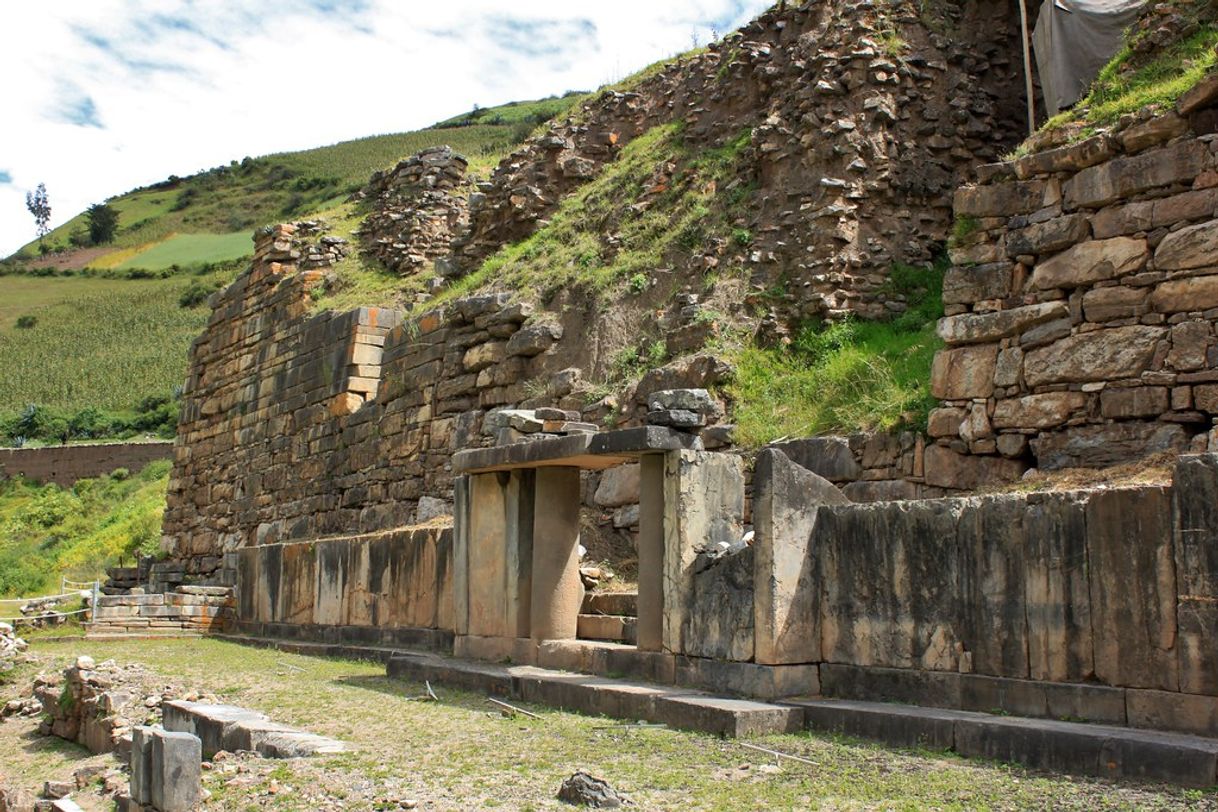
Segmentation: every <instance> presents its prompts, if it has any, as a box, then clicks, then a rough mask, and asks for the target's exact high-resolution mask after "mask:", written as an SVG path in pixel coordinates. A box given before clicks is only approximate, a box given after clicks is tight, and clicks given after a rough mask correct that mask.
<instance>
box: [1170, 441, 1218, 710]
mask: <svg viewBox="0 0 1218 812" xmlns="http://www.w3.org/2000/svg"><path fill="white" fill-rule="evenodd" d="M1173 482H1174V487H1173V489H1172V491H1173V496H1174V499H1175V517H1176V525H1175V529H1174V533H1173V535H1174V539H1175V562H1176V581H1177V588H1178V591H1179V594H1178V597H1177V613H1178V614H1177V616H1178V621H1179V624H1180V630H1179V634H1180V644H1179V649H1180V690H1181V691H1188V692H1190V693H1197V694H1210V695H1218V646H1215V645H1214V640H1215V639H1216V638H1218V456H1216V455H1214V454H1203V455H1198V456H1189V457H1181V458H1180V461H1179V462H1178V463H1177V464H1176V470H1175V475H1174V476H1173Z"/></svg>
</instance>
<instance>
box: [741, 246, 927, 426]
mask: <svg viewBox="0 0 1218 812" xmlns="http://www.w3.org/2000/svg"><path fill="white" fill-rule="evenodd" d="M945 267H946V263H945V262H943V261H941V262H940V263H938V264H936V265H935V266H934V267H930V268H913V267H907V266H897V267H896V268H894V269H893V273H892V277H891V280H890V282H889V286H890V290H891V292H892V293H899V294H903V295H904V296H906V299H907V304H908V309H907V310H906V311H905V312H904V313H902V314H901V315H900V316H899V317H897V318H896V319H894V320H892V321H890V322H863V321H855V320H846V321H841V322H836V323H834V324H830V325H820V324H816V323H808V324H805V325H804V326H803V327H802V328H801V329H800V330H799V332H798V334H797V335H796V336H795V338H794V339H793V340H792V342H791V344H790V346H788V347H776V348H767V347H759V346H756V345H755V344H750V343H736V344H735V345H732V344H731V343H730V339H729V345H728V347H727V348H726V349H727V355H728V356H729V357H730V358H732V360H733V362H734V363H735V365H736V376H735V378H734V379H733V381H732V382H731V383H730V384H729V385H728V386H727V393H728V395H729V396H730V397H731V399H732V401H733V402H734V405H735V420H736V424H737V432H736V436H737V439H738V440H739V441H740V442H741V443H742V444H744V445H747V446H760V445H764V444H765V443H768V442H771V441H773V440H776V439H778V438H780V437H806V436H808V435H812V434H824V433H827V432H831V431H844V432H851V431H858V430H860V429H890V428H893V427H895V426H899V425H915V426H916V425H921V424H924V422H925V418H926V414H927V413H928V412H929V410H930V408H931V407H932V406H933V405H934V399H933V398H931V396H930V391H929V386H930V366H931V361H932V360H933V359H934V354H935V351H936V350H937V349H939V347H940V346H941V342H940V340H939V338H938V337H937V336H936V335H935V322H936V321H937V319H938V318H939V317H940V316H942V315H943V300H942V288H943V272H944V270H945Z"/></svg>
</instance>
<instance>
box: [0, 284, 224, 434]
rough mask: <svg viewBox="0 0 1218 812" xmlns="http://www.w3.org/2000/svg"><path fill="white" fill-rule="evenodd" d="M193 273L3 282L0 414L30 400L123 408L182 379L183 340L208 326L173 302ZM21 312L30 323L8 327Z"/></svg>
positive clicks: (168, 390)
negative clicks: (146, 276) (150, 277)
mask: <svg viewBox="0 0 1218 812" xmlns="http://www.w3.org/2000/svg"><path fill="white" fill-rule="evenodd" d="M231 274H232V271H231V270H228V271H214V272H211V273H209V274H207V275H205V276H202V277H193V278H188V277H186V276H183V275H175V276H171V277H169V278H167V279H136V280H130V279H104V278H94V277H88V276H77V277H70V278H61V277H48V278H39V277H32V276H21V275H18V276H9V277H6V278H5V279H4V282H3V285H4V293H5V295H4V297H3V299H2V300H0V418H3V417H4V416H6V415H7V416H12V415H13V414H14V413H20V412H21V411H23V410H24V409H26V407H27V406H28V405H29V404H31V403H33V404H38V405H40V406H43V407H52V408H54V409H60V410H63V411H66V412H75V411H78V410H81V409H84V408H85V407H92V408H94V409H99V410H108V411H124V410H132V409H134V407H135V406H136V404H139V403H140V402H141V401H144V400H145V399H147V398H157V397H166V396H169V395H171V394H172V392H173V390H174V387H176V386H178V385H180V384H181V383H182V381H183V379H184V377H185V370H186V354H187V350H188V349H189V347H190V343H191V341H192V340H194V338H195V337H196V336H197V335H198V334H199V333H200V332H201V331H202V329H203V326H204V325H205V324H206V323H207V316H208V314H207V313H206V312H205V310H204V309H202V308H194V309H190V308H183V307H180V306H179V300H180V299H181V297H182V295H183V293H184V292H185V291H186V290H187V289H188V287H189V286H190V284H191V283H192V281H193V279H199V280H201V281H202V282H204V283H209V284H214V282H215V281H218V280H220V279H228V278H231ZM24 316H29V317H31V318H34V319H35V320H36V323H35V324H34V326H33V327H28V328H25V329H17V324H16V322H17V320H18V319H19V318H21V317H24Z"/></svg>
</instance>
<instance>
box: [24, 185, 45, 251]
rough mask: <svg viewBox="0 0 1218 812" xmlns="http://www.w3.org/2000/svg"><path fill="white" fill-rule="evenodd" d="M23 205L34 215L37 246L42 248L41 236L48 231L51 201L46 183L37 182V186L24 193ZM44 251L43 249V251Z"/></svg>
mask: <svg viewBox="0 0 1218 812" xmlns="http://www.w3.org/2000/svg"><path fill="white" fill-rule="evenodd" d="M25 207H26V208H27V209H29V210H30V214H32V215H34V223H35V225H37V226H38V247H39V248H40V249H42V248H43V244H42V238H43V237H45V236H46V235H47V234H48V233H50V231H51V228H50V225H49V224H50V222H51V202H50V200H49V199H48V198H47V185H46V184H45V183H40V184H38V188H37V189H35V190H34V191H32V192H26V193H25ZM43 253H45V251H44V252H43Z"/></svg>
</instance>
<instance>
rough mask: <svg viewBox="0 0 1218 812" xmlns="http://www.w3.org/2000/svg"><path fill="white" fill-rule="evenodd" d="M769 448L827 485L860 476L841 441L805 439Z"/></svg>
mask: <svg viewBox="0 0 1218 812" xmlns="http://www.w3.org/2000/svg"><path fill="white" fill-rule="evenodd" d="M770 447H771V448H773V449H775V450H777V451H779V452H781V453H783V454H785V455H786V457H787V459H789V460H790V461H791V462H793V463H795V464H796V465H798V466H800V467H802V468H806V469H807V470H809V471H811V472H812V473H813V474H816V475H817V476H821V477H824V478H825V479H827V480H829V481H830V482H853V481H854V480H856V479H858V478H859V476H860V475H861V474H862V473H863V469H862V466H860V465H859V464H858V461H857V460H856V459H855V457H854V452H853V451H851V450H850V442H849V441H848V440H847V439H846V438H845V437H808V438H806V439H803V440H791V441H789V442H785V443H776V444H775V445H773V446H770Z"/></svg>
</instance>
